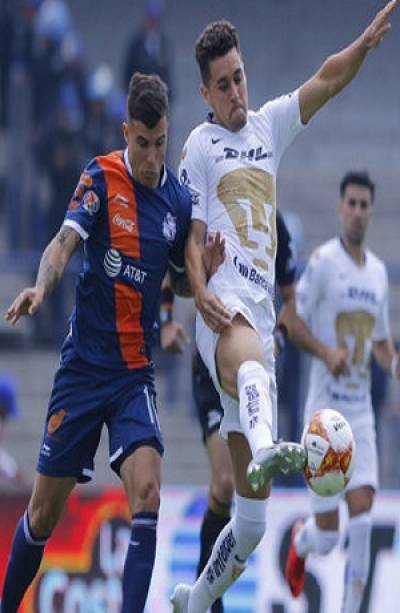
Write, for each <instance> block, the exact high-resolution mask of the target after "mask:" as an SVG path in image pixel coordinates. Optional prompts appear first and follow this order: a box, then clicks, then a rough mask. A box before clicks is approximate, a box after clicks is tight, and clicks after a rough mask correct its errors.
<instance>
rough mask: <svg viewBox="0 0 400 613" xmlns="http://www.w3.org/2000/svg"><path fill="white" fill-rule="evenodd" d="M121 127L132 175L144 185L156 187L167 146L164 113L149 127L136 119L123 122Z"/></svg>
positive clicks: (166, 121) (166, 123)
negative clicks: (156, 122)
mask: <svg viewBox="0 0 400 613" xmlns="http://www.w3.org/2000/svg"><path fill="white" fill-rule="evenodd" d="M123 128H124V136H125V140H126V142H127V145H128V158H129V162H130V164H131V166H132V173H133V177H134V178H135V179H136V181H138V182H139V183H141V184H142V185H144V186H145V187H150V188H153V189H154V188H156V187H158V185H159V183H160V176H161V170H162V167H163V164H164V160H165V151H166V148H167V130H168V120H167V117H166V115H164V117H161V119H160V121H159V122H158V124H157V125H156V126H155V127H154V128H151V129H150V128H148V127H147V126H145V125H144V123H142V122H141V121H139V120H137V119H133V120H132V121H129V122H128V123H124V124H123Z"/></svg>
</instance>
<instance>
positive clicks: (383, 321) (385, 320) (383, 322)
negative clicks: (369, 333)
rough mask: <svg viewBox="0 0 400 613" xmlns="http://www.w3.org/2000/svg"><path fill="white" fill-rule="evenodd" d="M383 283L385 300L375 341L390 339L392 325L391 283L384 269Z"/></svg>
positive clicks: (376, 323)
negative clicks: (390, 313)
mask: <svg viewBox="0 0 400 613" xmlns="http://www.w3.org/2000/svg"><path fill="white" fill-rule="evenodd" d="M382 282H383V288H384V289H383V300H382V306H381V309H380V311H379V314H378V317H377V318H376V322H375V327H374V331H373V340H374V341H382V340H386V339H388V338H389V337H390V335H391V333H390V323H389V281H388V275H387V271H386V268H385V267H383V274H382Z"/></svg>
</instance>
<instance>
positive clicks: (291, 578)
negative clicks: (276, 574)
mask: <svg viewBox="0 0 400 613" xmlns="http://www.w3.org/2000/svg"><path fill="white" fill-rule="evenodd" d="M303 525H304V522H303V520H302V519H298V520H297V521H296V522H295V523H294V524H293V527H292V533H291V535H290V545H289V553H288V558H287V561H286V568H285V576H286V581H287V582H288V584H289V587H290V591H291V592H292V595H293V596H294V597H295V598H297V597H298V596H300V594H301V592H302V591H303V589H304V574H305V563H306V560H305V558H301V557H300V556H299V555H297V551H296V545H295V543H294V540H295V537H296V534H297V533H298V531H299V530H301V528H302V527H303Z"/></svg>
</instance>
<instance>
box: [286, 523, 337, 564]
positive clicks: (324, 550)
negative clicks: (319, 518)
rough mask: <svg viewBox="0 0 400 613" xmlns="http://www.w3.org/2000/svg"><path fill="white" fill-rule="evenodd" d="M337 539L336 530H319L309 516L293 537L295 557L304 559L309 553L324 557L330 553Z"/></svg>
mask: <svg viewBox="0 0 400 613" xmlns="http://www.w3.org/2000/svg"><path fill="white" fill-rule="evenodd" d="M338 539H339V531H338V530H321V529H320V528H319V527H318V526H317V524H316V522H315V517H314V515H311V516H310V517H309V518H308V519H307V521H306V522H305V524H304V526H303V527H302V528H301V530H299V531H298V532H297V534H296V536H295V540H294V544H295V547H296V551H297V555H298V556H300V557H301V558H306V557H307V555H308V554H309V553H318V554H319V555H321V556H325V555H327V554H328V553H330V552H331V551H332V549H333V548H334V547H335V545H336V544H337V542H338Z"/></svg>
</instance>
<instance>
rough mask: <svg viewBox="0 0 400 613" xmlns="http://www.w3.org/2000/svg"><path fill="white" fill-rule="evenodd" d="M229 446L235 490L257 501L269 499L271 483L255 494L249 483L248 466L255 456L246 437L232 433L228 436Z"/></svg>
mask: <svg viewBox="0 0 400 613" xmlns="http://www.w3.org/2000/svg"><path fill="white" fill-rule="evenodd" d="M228 445H229V451H230V455H231V459H232V467H233V474H234V479H235V489H236V492H237V493H238V494H239V496H243V498H254V499H257V500H264V499H265V498H268V496H269V494H270V491H271V484H270V483H269V484H267V485H265V486H264V487H262V488H260V489H259V490H258V491H257V492H253V490H252V489H251V487H250V485H249V483H248V481H247V466H248V465H249V462H250V461H251V460H252V457H253V456H252V453H251V450H250V447H249V444H248V442H247V439H246V437H245V436H244V435H243V434H240V433H239V432H230V433H229V435H228Z"/></svg>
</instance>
